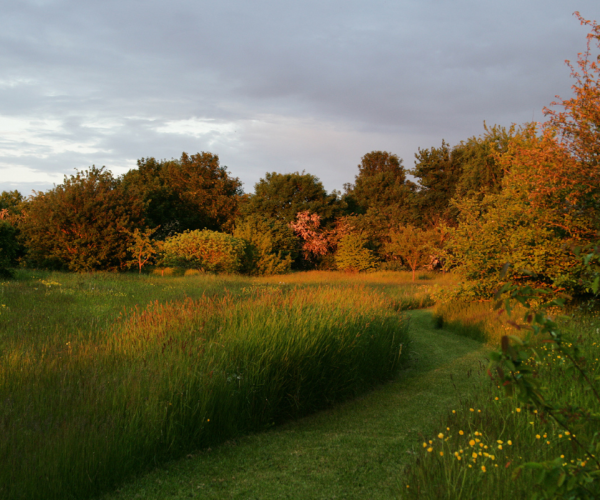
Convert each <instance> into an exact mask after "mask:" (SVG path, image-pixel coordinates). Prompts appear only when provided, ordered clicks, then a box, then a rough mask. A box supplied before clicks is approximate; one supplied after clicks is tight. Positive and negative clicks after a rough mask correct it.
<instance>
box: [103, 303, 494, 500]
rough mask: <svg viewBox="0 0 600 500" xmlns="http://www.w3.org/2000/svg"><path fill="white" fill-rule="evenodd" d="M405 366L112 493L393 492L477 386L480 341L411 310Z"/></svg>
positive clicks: (313, 495)
mask: <svg viewBox="0 0 600 500" xmlns="http://www.w3.org/2000/svg"><path fill="white" fill-rule="evenodd" d="M408 314H409V315H410V316H411V337H412V339H413V346H412V352H413V360H412V362H411V367H410V368H408V369H405V370H404V371H403V372H401V373H400V375H399V376H398V378H397V379H396V380H394V381H392V382H390V383H388V384H386V385H384V386H381V387H379V388H378V389H376V390H375V391H373V392H371V393H369V394H367V395H366V396H363V397H361V398H359V399H355V400H352V401H348V402H346V403H344V404H340V405H338V406H336V407H335V408H332V409H330V410H327V411H323V412H320V413H318V414H316V415H313V416H310V417H307V418H304V419H302V420H299V421H295V422H290V423H288V424H286V425H283V426H280V427H277V428H276V429H273V430H272V431H270V432H265V433H261V434H256V435H252V436H247V437H244V438H242V439H239V440H237V441H235V442H231V443H226V444H224V445H222V446H219V447H217V448H216V449H213V450H206V451H202V452H199V453H198V454H197V455H195V456H192V457H189V458H188V459H184V460H180V461H176V462H171V463H168V464H166V465H164V466H162V467H161V468H160V469H157V470H156V471H154V472H152V473H150V474H148V475H146V476H144V477H141V478H139V479H137V480H135V481H133V482H131V483H129V484H127V485H125V486H124V487H123V488H122V489H121V490H120V491H119V492H115V493H113V494H111V495H108V496H105V497H104V498H105V500H109V499H111V500H112V499H117V498H119V499H134V498H147V499H161V500H166V499H184V498H206V499H271V498H273V499H275V498H277V499H282V498H290V499H303V498H306V499H333V498H337V499H341V498H360V499H362V498H368V499H379V498H381V499H383V498H386V499H387V498H396V497H398V496H399V495H400V493H401V491H403V489H404V488H406V485H405V484H403V483H402V482H401V471H402V468H403V467H404V465H406V464H407V463H408V462H409V461H410V459H411V454H412V453H413V451H414V450H415V449H416V447H417V446H420V443H421V442H422V438H421V437H420V436H419V434H423V435H430V434H431V433H433V432H435V433H437V432H439V431H440V430H442V429H439V421H440V417H441V416H443V415H444V414H445V413H446V412H448V411H451V410H452V408H453V407H454V405H456V404H457V402H458V401H459V398H463V397H466V396H467V395H468V394H469V393H471V392H472V391H475V390H477V387H478V386H479V384H480V383H481V380H482V377H481V376H479V372H480V368H481V366H482V363H481V362H482V361H483V360H484V359H485V354H486V347H485V346H484V345H483V344H481V343H479V342H476V341H473V340H470V339H467V338H463V337H459V336H456V335H454V334H452V333H449V332H445V331H444V330H436V329H434V328H433V326H432V322H431V313H430V312H429V311H426V310H420V311H412V312H410V313H408Z"/></svg>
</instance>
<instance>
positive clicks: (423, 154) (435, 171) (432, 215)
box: [411, 140, 462, 226]
mask: <svg viewBox="0 0 600 500" xmlns="http://www.w3.org/2000/svg"><path fill="white" fill-rule="evenodd" d="M461 152H462V150H461V149H458V150H457V149H456V148H451V147H450V145H449V144H448V143H447V142H446V141H444V140H442V145H441V146H440V147H439V148H436V147H432V148H429V149H421V148H419V151H418V153H415V158H416V161H415V168H414V169H413V170H412V171H411V174H412V175H413V176H414V177H415V178H416V179H417V182H418V186H419V190H418V192H417V193H416V195H415V205H416V206H417V207H418V215H417V217H416V219H417V222H418V223H419V224H420V225H422V226H428V225H431V224H435V223H436V222H438V221H445V222H452V221H453V220H454V219H455V218H456V213H455V212H456V210H452V207H451V206H450V200H451V199H452V198H454V195H455V193H456V185H457V184H458V181H459V180H460V176H461V173H462V163H461V161H460V160H461V159H462V158H461V157H462V155H461V154H460V153H461Z"/></svg>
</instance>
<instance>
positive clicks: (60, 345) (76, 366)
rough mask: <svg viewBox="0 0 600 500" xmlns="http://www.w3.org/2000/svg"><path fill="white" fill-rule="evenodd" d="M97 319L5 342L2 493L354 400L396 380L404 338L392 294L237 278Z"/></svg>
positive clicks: (28, 491) (153, 457) (91, 480)
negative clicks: (229, 289) (238, 283)
mask: <svg viewBox="0 0 600 500" xmlns="http://www.w3.org/2000/svg"><path fill="white" fill-rule="evenodd" d="M47 278H48V277H47V276H46V277H45V278H44V277H42V278H40V277H36V278H35V279H36V280H42V279H44V280H46V281H48V279H47ZM157 279H160V278H157ZM181 279H183V278H181ZM187 279H188V280H193V279H195V278H187ZM35 283H37V281H36V282H35ZM42 286H44V287H47V286H50V287H52V286H56V287H57V288H58V287H59V286H63V287H64V286H65V284H64V283H63V284H62V285H42ZM84 286H85V285H84ZM35 292H38V290H35V291H32V293H35ZM43 293H46V290H44V291H43ZM136 293H137V292H136ZM74 300H76V299H74ZM12 307H14V305H13V306H12ZM13 313H14V311H13ZM36 320H38V321H41V320H42V318H40V317H38V318H36ZM14 321H17V320H16V319H14ZM98 326H101V328H99V329H98V331H92V330H93V327H92V328H90V332H89V334H87V335H80V336H76V335H70V336H69V337H67V338H65V337H64V336H61V334H60V332H58V331H53V332H52V334H51V335H49V338H47V339H46V338H44V336H43V335H41V332H38V333H39V334H38V335H33V336H23V335H19V333H18V332H13V333H12V336H9V337H10V338H8V339H6V338H5V339H4V342H3V343H2V346H1V348H2V352H1V365H0V366H1V368H0V401H2V406H1V407H0V423H1V425H2V433H1V434H0V496H2V497H3V498H10V499H20V498H47V499H53V498H56V499H67V498H86V497H90V496H92V495H95V494H97V493H99V492H101V491H105V490H107V489H110V488H114V487H115V486H116V485H117V484H118V483H119V482H120V481H122V480H123V479H124V478H125V477H126V476H129V475H131V474H133V473H135V472H138V471H142V470H145V469H148V468H150V467H152V466H153V465H154V464H155V463H157V462H159V461H163V460H166V459H169V458H174V457H179V456H182V455H184V454H186V453H188V452H190V451H192V450H195V449H198V448H201V447H205V446H209V445H212V444H214V443H218V442H221V441H223V440H226V439H230V438H232V437H235V436H239V435H241V434H244V433H248V432H252V431H257V430H261V429H264V428H266V427H269V426H271V425H274V424H277V423H279V422H282V421H285V420H287V419H290V418H295V417H298V416H301V415H304V414H307V413H309V412H312V411H315V410H317V409H320V408H324V407H327V406H328V405H330V404H332V403H334V402H336V401H339V400H342V399H345V398H348V397H351V396H354V395H356V394H358V393H360V392H361V391H364V390H366V389H368V388H370V387H371V386H373V384H376V383H378V382H380V381H382V380H386V379H388V378H390V377H391V376H392V375H393V374H394V373H395V372H396V370H397V369H398V367H399V366H400V364H401V363H402V362H403V360H404V359H405V357H406V353H407V346H408V344H407V323H406V321H405V320H404V319H403V318H402V317H401V316H400V315H399V314H398V313H397V312H396V311H395V310H394V306H393V302H392V300H391V299H389V298H387V297H385V296H384V295H383V294H381V293H377V292H374V291H372V290H369V289H366V288H363V287H346V288H345V289H340V288H335V287H317V288H312V287H310V288H306V289H298V288H291V287H290V288H286V287H252V286H250V287H240V290H239V293H234V294H230V293H219V294H212V295H211V296H209V295H204V296H202V297H200V298H196V299H192V298H189V297H188V298H186V299H183V300H177V301H172V302H169V303H160V302H154V303H152V304H150V305H148V306H147V307H145V308H141V309H140V308H138V309H133V311H127V312H126V314H124V315H122V317H121V319H120V320H119V321H117V322H116V323H113V324H112V325H110V322H108V321H105V322H104V323H101V324H100V323H99V324H98ZM61 340H62V341H61Z"/></svg>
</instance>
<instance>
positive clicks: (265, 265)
mask: <svg viewBox="0 0 600 500" xmlns="http://www.w3.org/2000/svg"><path fill="white" fill-rule="evenodd" d="M233 235H234V236H235V237H236V238H240V239H242V240H244V241H245V242H246V259H245V260H246V262H245V266H244V272H246V273H248V274H255V275H259V276H265V275H271V274H284V273H287V272H289V271H290V270H291V266H292V262H293V261H294V259H295V258H296V257H297V255H298V239H297V238H296V237H295V236H294V233H293V231H292V229H291V228H290V226H289V225H288V224H286V223H285V222H284V221H281V220H277V219H273V218H269V217H261V216H259V215H251V216H248V217H245V218H244V219H241V220H238V222H237V223H236V227H235V229H234V231H233Z"/></svg>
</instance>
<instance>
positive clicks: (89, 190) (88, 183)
mask: <svg viewBox="0 0 600 500" xmlns="http://www.w3.org/2000/svg"><path fill="white" fill-rule="evenodd" d="M141 215H142V205H141V203H140V202H139V201H138V200H137V199H136V198H135V197H134V196H132V195H131V194H130V193H127V192H125V191H124V190H123V189H122V188H121V185H120V183H119V182H118V181H117V180H116V179H114V178H113V176H112V174H111V173H110V172H109V171H106V170H104V169H103V168H96V167H91V168H90V169H89V170H84V171H80V172H77V174H76V175H71V176H70V177H67V176H65V180H64V182H63V184H60V185H58V186H56V187H55V188H54V189H51V190H49V191H47V192H45V193H44V192H38V193H36V195H35V196H33V197H32V198H31V199H30V200H29V201H28V202H27V203H26V204H25V205H24V206H23V214H22V216H21V217H20V219H19V230H20V231H21V237H22V241H23V242H24V244H25V245H26V247H27V249H28V254H27V259H28V262H29V263H30V264H33V265H37V266H43V267H45V266H55V267H63V266H64V267H66V268H67V269H69V270H70V271H92V270H98V269H104V270H118V269H121V268H122V267H123V266H124V265H125V260H126V259H127V246H128V245H129V238H128V237H127V236H124V231H126V230H132V229H133V228H134V227H136V226H138V225H140V224H141Z"/></svg>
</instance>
